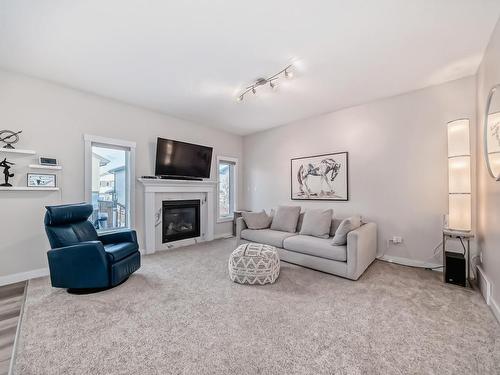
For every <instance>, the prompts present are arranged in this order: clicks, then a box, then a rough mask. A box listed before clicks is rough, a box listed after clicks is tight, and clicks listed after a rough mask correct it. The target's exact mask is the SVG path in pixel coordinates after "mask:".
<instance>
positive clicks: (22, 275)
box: [0, 268, 49, 286]
mask: <svg viewBox="0 0 500 375" xmlns="http://www.w3.org/2000/svg"><path fill="white" fill-rule="evenodd" d="M48 275H49V269H48V268H39V269H37V270H31V271H26V272H19V273H14V274H12V275H7V276H0V286H3V285H9V284H14V283H18V282H20V281H26V280H29V279H36V278H37V277H43V276H48Z"/></svg>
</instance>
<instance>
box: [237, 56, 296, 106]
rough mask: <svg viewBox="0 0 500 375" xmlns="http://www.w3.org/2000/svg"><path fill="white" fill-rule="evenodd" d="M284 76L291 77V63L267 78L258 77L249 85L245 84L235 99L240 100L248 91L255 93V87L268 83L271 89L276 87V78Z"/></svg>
mask: <svg viewBox="0 0 500 375" xmlns="http://www.w3.org/2000/svg"><path fill="white" fill-rule="evenodd" d="M282 77H285V78H287V79H289V78H293V71H292V65H288V66H287V67H285V68H284V69H282V70H280V71H279V72H278V73H276V74H273V75H272V76H269V77H268V78H258V79H256V80H255V82H254V83H252V84H251V85H250V86H247V87H246V88H245V89H244V90H243V91H242V92H240V93H239V94H238V96H236V100H237V101H238V102H242V101H243V99H244V98H245V95H246V94H248V93H249V92H250V91H251V92H252V93H253V94H254V95H255V94H257V87H259V86H263V85H266V84H269V87H270V88H271V89H273V90H276V89H277V88H278V83H277V82H276V81H277V80H278V79H280V78H282Z"/></svg>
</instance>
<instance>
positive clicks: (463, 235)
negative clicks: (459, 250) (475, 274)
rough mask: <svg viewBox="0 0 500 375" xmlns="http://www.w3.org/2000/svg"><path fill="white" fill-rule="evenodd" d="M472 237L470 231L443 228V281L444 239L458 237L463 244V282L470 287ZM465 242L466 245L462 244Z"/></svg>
mask: <svg viewBox="0 0 500 375" xmlns="http://www.w3.org/2000/svg"><path fill="white" fill-rule="evenodd" d="M471 238H474V233H472V232H461V231H456V230H451V229H443V281H444V282H446V255H445V254H446V241H447V240H451V239H458V240H459V241H460V242H461V244H462V246H464V257H465V258H466V265H465V283H466V286H469V287H470V240H471ZM464 241H465V242H467V246H465V245H464Z"/></svg>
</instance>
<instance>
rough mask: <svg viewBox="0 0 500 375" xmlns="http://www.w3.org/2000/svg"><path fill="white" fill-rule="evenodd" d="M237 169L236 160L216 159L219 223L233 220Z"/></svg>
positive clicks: (235, 204)
mask: <svg viewBox="0 0 500 375" xmlns="http://www.w3.org/2000/svg"><path fill="white" fill-rule="evenodd" d="M237 168H238V159H235V158H230V157H222V156H219V157H217V172H218V177H219V180H218V183H219V184H218V186H219V188H218V194H219V199H218V221H219V222H224V221H231V220H233V216H234V210H235V209H236V207H237V203H236V195H237V193H236V192H237V189H236V182H237V180H238V178H237Z"/></svg>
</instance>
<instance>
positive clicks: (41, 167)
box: [28, 164, 62, 171]
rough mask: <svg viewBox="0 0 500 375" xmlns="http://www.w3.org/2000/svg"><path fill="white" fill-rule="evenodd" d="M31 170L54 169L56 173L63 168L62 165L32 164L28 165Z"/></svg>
mask: <svg viewBox="0 0 500 375" xmlns="http://www.w3.org/2000/svg"><path fill="white" fill-rule="evenodd" d="M28 167H30V168H31V169H52V170H55V171H60V170H61V169H62V166H60V165H42V164H30V165H28Z"/></svg>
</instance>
